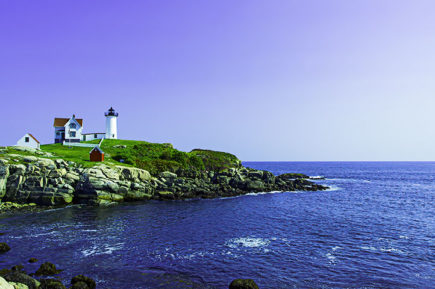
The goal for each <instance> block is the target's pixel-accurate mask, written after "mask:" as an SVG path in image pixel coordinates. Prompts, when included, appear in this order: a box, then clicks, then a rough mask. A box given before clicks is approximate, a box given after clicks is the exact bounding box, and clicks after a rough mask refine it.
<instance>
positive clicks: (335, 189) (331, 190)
mask: <svg viewBox="0 0 435 289" xmlns="http://www.w3.org/2000/svg"><path fill="white" fill-rule="evenodd" d="M341 189H342V188H340V187H338V186H334V185H332V186H329V188H328V189H326V190H325V192H334V191H339V190H341Z"/></svg>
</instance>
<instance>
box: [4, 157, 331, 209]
mask: <svg viewBox="0 0 435 289" xmlns="http://www.w3.org/2000/svg"><path fill="white" fill-rule="evenodd" d="M307 178H309V177H308V176H306V175H301V174H283V175H280V176H275V175H273V174H272V173H271V172H268V171H261V170H255V169H251V168H246V167H243V166H240V167H238V168H228V169H224V170H220V171H203V172H198V171H179V172H176V173H174V172H168V171H165V172H161V173H160V174H159V175H158V176H151V174H150V173H149V172H148V171H146V170H142V169H138V168H135V167H127V166H107V165H104V164H100V165H96V166H94V167H91V168H84V167H82V166H80V165H78V164H76V163H74V162H71V161H69V162H66V161H64V160H62V159H50V158H48V157H36V156H21V155H6V156H5V157H3V158H2V159H0V201H1V203H0V204H1V205H0V209H3V210H7V209H8V208H11V209H14V208H18V209H19V208H23V207H27V208H30V209H32V207H35V206H64V205H69V204H92V205H110V204H116V203H120V202H128V201H141V200H150V199H155V200H179V199H191V198H216V197H230V196H237V195H243V194H247V193H251V192H268V191H296V190H297V191H317V190H325V189H327V188H326V187H325V186H322V185H318V184H315V183H313V182H311V181H309V180H308V179H307Z"/></svg>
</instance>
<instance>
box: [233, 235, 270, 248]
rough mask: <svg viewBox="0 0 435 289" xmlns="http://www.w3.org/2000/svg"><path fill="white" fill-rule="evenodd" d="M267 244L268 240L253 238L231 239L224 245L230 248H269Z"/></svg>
mask: <svg viewBox="0 0 435 289" xmlns="http://www.w3.org/2000/svg"><path fill="white" fill-rule="evenodd" d="M269 244H270V240H268V239H263V238H253V237H242V238H233V239H230V240H228V241H227V242H226V243H225V245H226V246H227V247H230V248H239V247H245V248H262V247H267V246H269Z"/></svg>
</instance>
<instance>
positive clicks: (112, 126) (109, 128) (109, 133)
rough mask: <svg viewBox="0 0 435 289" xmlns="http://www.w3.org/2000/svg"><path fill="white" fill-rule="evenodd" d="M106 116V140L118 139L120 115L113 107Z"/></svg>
mask: <svg viewBox="0 0 435 289" xmlns="http://www.w3.org/2000/svg"><path fill="white" fill-rule="evenodd" d="M104 115H105V116H106V139H117V138H118V128H117V121H118V113H117V112H115V110H114V109H113V108H112V107H111V108H110V109H109V111H107V112H106V113H105V114H104Z"/></svg>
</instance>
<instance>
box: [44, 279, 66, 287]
mask: <svg viewBox="0 0 435 289" xmlns="http://www.w3.org/2000/svg"><path fill="white" fill-rule="evenodd" d="M38 289H66V287H65V285H63V284H62V282H60V281H59V280H55V279H42V280H41V286H40V287H39V288H38Z"/></svg>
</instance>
